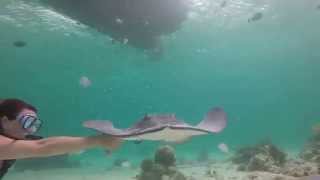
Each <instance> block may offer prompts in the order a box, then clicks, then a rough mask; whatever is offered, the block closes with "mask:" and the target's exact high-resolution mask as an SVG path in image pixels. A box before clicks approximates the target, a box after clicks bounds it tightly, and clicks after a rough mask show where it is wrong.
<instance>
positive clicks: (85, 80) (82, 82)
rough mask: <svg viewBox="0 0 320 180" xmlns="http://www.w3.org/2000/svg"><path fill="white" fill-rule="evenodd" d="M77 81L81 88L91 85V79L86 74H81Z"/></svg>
mask: <svg viewBox="0 0 320 180" xmlns="http://www.w3.org/2000/svg"><path fill="white" fill-rule="evenodd" d="M79 83H80V86H81V87H83V88H87V87H89V86H91V81H90V79H89V78H88V77H87V76H82V77H81V78H80V81H79Z"/></svg>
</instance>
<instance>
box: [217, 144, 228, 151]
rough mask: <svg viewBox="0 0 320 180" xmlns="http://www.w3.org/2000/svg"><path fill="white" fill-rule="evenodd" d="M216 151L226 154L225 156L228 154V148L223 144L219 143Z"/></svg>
mask: <svg viewBox="0 0 320 180" xmlns="http://www.w3.org/2000/svg"><path fill="white" fill-rule="evenodd" d="M218 149H219V150H220V151H221V152H223V153H226V154H227V153H229V147H228V145H226V144H225V143H220V144H219V145H218Z"/></svg>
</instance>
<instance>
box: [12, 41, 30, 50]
mask: <svg viewBox="0 0 320 180" xmlns="http://www.w3.org/2000/svg"><path fill="white" fill-rule="evenodd" d="M13 45H14V46H15V47H18V48H22V47H25V46H26V45H27V43H26V42H25V41H15V42H13Z"/></svg>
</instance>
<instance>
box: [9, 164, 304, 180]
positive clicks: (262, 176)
mask: <svg viewBox="0 0 320 180" xmlns="http://www.w3.org/2000/svg"><path fill="white" fill-rule="evenodd" d="M210 168H213V169H214V172H213V173H212V174H211V175H209V174H208V167H207V166H203V165H199V166H197V165H193V166H192V167H179V170H180V171H181V172H182V173H184V174H185V175H186V176H187V178H188V180H279V179H281V180H300V179H301V178H294V177H290V176H284V175H279V174H272V173H267V172H250V173H248V172H241V171H237V170H236V168H235V167H234V166H233V165H232V164H230V163H219V164H218V163H216V164H213V165H212V166H211V167H210ZM139 171H140V170H139V169H138V168H137V169H131V168H118V169H114V170H108V171H107V170H106V171H101V170H98V171H95V170H92V169H83V168H77V169H76V168H74V169H73V168H68V169H54V170H41V171H25V172H19V173H17V172H11V173H9V174H8V175H7V176H6V177H5V178H4V180H19V179H23V180H31V179H32V180H36V179H42V180H133V179H136V178H135V177H136V175H137V174H138V173H139Z"/></svg>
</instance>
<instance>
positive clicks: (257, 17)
mask: <svg viewBox="0 0 320 180" xmlns="http://www.w3.org/2000/svg"><path fill="white" fill-rule="evenodd" d="M262 17H263V14H262V13H261V12H257V13H255V14H254V15H253V16H252V17H251V18H249V19H248V22H253V21H259V20H261V19H262Z"/></svg>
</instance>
